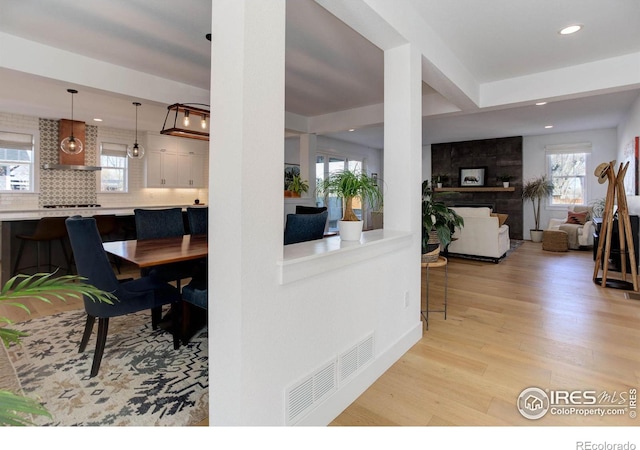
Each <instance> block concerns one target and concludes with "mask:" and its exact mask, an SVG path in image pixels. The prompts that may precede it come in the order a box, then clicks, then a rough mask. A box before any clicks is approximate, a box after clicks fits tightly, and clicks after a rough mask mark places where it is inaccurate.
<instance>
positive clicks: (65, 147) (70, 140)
mask: <svg viewBox="0 0 640 450" xmlns="http://www.w3.org/2000/svg"><path fill="white" fill-rule="evenodd" d="M67 92H68V93H70V94H71V136H67V137H66V138H64V139H63V140H62V142H60V149H61V150H62V151H63V152H65V153H67V154H69V155H77V154H78V153H80V152H82V150H83V148H84V147H83V146H82V141H81V140H80V139H78V138H75V137H74V136H73V94H77V93H78V91H76V90H75V89H67Z"/></svg>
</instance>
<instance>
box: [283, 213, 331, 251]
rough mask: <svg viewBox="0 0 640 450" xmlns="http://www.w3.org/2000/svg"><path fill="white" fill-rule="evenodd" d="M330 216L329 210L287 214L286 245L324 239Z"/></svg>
mask: <svg viewBox="0 0 640 450" xmlns="http://www.w3.org/2000/svg"><path fill="white" fill-rule="evenodd" d="M328 216H329V212H328V211H323V212H321V213H318V214H287V223H286V225H285V228H284V245H289V244H295V243H298V242H306V241H314V240H316V239H322V238H323V237H324V229H325V225H326V223H327V217H328Z"/></svg>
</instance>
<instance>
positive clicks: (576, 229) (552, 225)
mask: <svg viewBox="0 0 640 450" xmlns="http://www.w3.org/2000/svg"><path fill="white" fill-rule="evenodd" d="M568 211H571V212H585V211H586V212H587V218H586V222H585V223H584V225H577V224H572V223H567V216H566V214H567V213H565V217H563V218H561V219H560V218H558V219H556V218H553V217H552V218H551V219H549V226H548V227H547V230H555V231H558V230H561V231H566V233H567V235H568V238H569V248H570V249H573V250H577V249H579V248H581V247H591V246H593V231H594V224H593V221H592V220H591V207H588V206H573V207H570V208H569V209H568ZM568 211H567V212H568Z"/></svg>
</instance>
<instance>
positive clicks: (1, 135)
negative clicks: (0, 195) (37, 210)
mask: <svg viewBox="0 0 640 450" xmlns="http://www.w3.org/2000/svg"><path fill="white" fill-rule="evenodd" d="M33 148H34V136H33V135H32V134H26V133H12V132H7V131H0V191H9V192H33V191H34V150H33Z"/></svg>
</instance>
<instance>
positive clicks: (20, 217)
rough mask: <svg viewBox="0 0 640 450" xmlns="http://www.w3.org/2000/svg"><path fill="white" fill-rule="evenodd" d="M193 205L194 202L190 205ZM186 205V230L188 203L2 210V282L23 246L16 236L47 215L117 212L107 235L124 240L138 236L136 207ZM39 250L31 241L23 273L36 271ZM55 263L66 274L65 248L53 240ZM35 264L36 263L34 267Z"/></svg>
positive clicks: (44, 252) (44, 250)
mask: <svg viewBox="0 0 640 450" xmlns="http://www.w3.org/2000/svg"><path fill="white" fill-rule="evenodd" d="M188 206H191V205H188ZM178 207H180V208H182V210H183V217H184V221H185V231H186V232H188V230H189V228H188V221H187V217H186V208H187V205H166V206H156V205H154V206H134V207H126V208H125V207H87V208H82V207H69V208H39V209H31V210H12V211H2V212H0V227H1V238H0V264H1V269H2V270H1V274H0V276H1V280H0V282H1V283H2V285H4V283H6V282H7V281H8V280H9V279H10V278H11V276H12V275H13V274H12V271H13V267H14V264H15V261H16V258H17V256H18V249H19V248H20V239H18V238H17V237H16V236H17V235H20V234H23V235H30V234H32V233H33V232H34V231H35V228H36V225H37V223H38V221H39V220H40V219H42V218H43V217H70V216H83V217H91V216H99V215H115V216H116V227H115V229H114V231H113V233H111V234H110V235H109V236H108V237H107V239H108V240H114V241H117V240H124V239H135V238H136V235H135V216H134V212H133V211H134V209H137V208H144V209H164V208H178ZM65 246H66V249H67V253H68V254H69V255H71V254H72V252H71V247H70V245H69V242H68V240H67V241H66V242H65ZM41 247H42V248H41V249H40V252H41V260H42V261H47V258H48V256H47V246H46V245H43V246H41ZM36 260H37V252H36V246H35V244H34V245H27V247H26V248H25V251H24V253H23V255H22V258H21V261H20V266H21V267H25V270H24V271H20V273H24V274H33V273H35V272H36V268H35V265H36ZM51 263H52V265H55V266H59V267H61V270H60V274H61V275H65V274H66V271H65V268H66V267H67V262H66V261H65V258H64V254H63V252H62V248H61V247H60V246H59V245H58V244H57V243H53V244H52V246H51ZM31 266H33V267H31ZM74 269H75V267H74V266H73V265H72V266H71V271H72V272H73V273H75V270H74ZM47 270H48V267H47V268H43V267H41V271H47Z"/></svg>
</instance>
